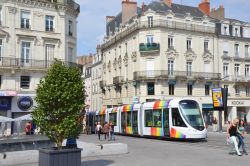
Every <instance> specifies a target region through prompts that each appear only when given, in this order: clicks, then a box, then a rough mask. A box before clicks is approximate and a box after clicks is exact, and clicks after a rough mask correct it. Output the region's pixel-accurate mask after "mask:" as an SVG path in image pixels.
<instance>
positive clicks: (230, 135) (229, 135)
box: [227, 119, 242, 156]
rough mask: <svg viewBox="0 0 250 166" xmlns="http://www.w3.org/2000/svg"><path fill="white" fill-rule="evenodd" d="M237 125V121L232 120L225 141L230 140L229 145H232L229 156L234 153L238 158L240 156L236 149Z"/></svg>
mask: <svg viewBox="0 0 250 166" xmlns="http://www.w3.org/2000/svg"><path fill="white" fill-rule="evenodd" d="M238 123H239V120H238V119H234V120H233V122H232V123H231V125H230V126H229V128H228V129H227V139H230V143H231V144H232V145H233V146H232V149H231V151H230V152H229V154H235V151H236V153H237V155H238V156H242V154H241V153H240V151H239V148H238V142H237V125H238Z"/></svg>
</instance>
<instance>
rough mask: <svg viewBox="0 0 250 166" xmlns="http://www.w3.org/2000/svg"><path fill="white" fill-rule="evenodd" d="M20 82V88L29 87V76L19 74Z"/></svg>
mask: <svg viewBox="0 0 250 166" xmlns="http://www.w3.org/2000/svg"><path fill="white" fill-rule="evenodd" d="M20 82H21V85H20V88H22V89H29V88H30V76H21V81H20Z"/></svg>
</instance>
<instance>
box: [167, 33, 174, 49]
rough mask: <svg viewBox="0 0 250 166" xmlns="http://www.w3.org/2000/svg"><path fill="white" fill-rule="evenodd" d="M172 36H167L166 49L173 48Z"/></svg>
mask: <svg viewBox="0 0 250 166" xmlns="http://www.w3.org/2000/svg"><path fill="white" fill-rule="evenodd" d="M173 47H174V45H173V36H168V48H173Z"/></svg>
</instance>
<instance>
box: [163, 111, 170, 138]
mask: <svg viewBox="0 0 250 166" xmlns="http://www.w3.org/2000/svg"><path fill="white" fill-rule="evenodd" d="M163 130H164V136H165V137H169V136H170V135H169V133H170V132H169V109H168V108H164V109H163Z"/></svg>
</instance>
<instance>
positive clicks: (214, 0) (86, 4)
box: [75, 0, 250, 56]
mask: <svg viewBox="0 0 250 166" xmlns="http://www.w3.org/2000/svg"><path fill="white" fill-rule="evenodd" d="M134 1H137V4H138V6H141V4H142V2H144V3H145V4H149V3H150V2H152V1H159V0H134ZM201 1H202V0H173V3H177V4H181V3H182V4H183V5H188V6H198V4H199V3H200V2H201ZM75 2H76V3H78V4H79V5H80V6H81V12H80V14H79V16H78V18H77V20H78V23H77V35H78V36H77V55H78V56H81V55H89V54H90V53H92V54H94V53H96V46H97V44H101V43H102V41H103V36H104V35H105V32H106V30H105V28H106V16H116V15H117V14H118V13H119V12H121V2H122V0H75ZM220 5H223V6H224V8H225V15H226V17H227V18H235V19H239V20H241V21H246V22H250V14H248V13H249V10H250V0H210V6H211V8H218V7H219V6H220Z"/></svg>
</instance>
